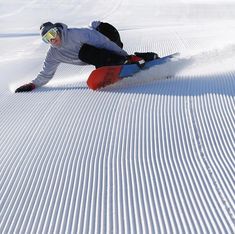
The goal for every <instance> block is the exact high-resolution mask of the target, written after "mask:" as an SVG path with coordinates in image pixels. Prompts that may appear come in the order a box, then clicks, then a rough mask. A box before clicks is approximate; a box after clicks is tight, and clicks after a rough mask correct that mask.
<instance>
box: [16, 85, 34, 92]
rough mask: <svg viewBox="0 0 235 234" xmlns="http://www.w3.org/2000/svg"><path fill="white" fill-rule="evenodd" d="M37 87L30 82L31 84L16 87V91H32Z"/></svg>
mask: <svg viewBox="0 0 235 234" xmlns="http://www.w3.org/2000/svg"><path fill="white" fill-rule="evenodd" d="M35 88H36V86H35V84H33V83H29V84H25V85H22V86H20V87H19V88H18V89H16V91H15V93H21V92H30V91H32V90H33V89H35Z"/></svg>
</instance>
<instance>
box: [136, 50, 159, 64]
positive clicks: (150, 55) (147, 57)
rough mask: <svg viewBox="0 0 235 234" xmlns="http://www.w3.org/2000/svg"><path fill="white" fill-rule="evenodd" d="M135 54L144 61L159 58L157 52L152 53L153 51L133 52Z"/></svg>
mask: <svg viewBox="0 0 235 234" xmlns="http://www.w3.org/2000/svg"><path fill="white" fill-rule="evenodd" d="M135 55H136V56H138V57H140V58H142V59H144V60H145V61H146V62H148V61H151V60H154V59H159V58H160V57H159V56H158V54H156V53H153V52H146V53H139V52H135Z"/></svg>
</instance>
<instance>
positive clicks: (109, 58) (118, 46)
mask: <svg viewBox="0 0 235 234" xmlns="http://www.w3.org/2000/svg"><path fill="white" fill-rule="evenodd" d="M40 30H41V36H42V40H43V41H44V42H45V43H48V44H50V49H49V50H48V52H47V56H46V58H45V61H44V65H43V69H42V71H41V72H40V73H39V74H38V76H37V77H36V78H35V79H34V80H33V81H32V82H31V83H28V84H25V85H23V86H21V87H19V88H17V89H16V90H15V92H16V93H17V92H29V91H32V90H33V89H35V88H37V87H40V86H43V85H45V84H46V83H48V82H49V81H50V80H51V79H52V78H53V76H54V74H55V72H56V70H57V67H58V66H59V64H60V63H69V64H74V65H85V64H91V65H94V66H95V67H96V68H98V67H102V66H110V65H121V64H130V63H136V62H138V61H140V60H145V61H150V60H153V59H156V58H158V55H157V54H155V53H152V52H149V53H135V55H128V53H127V52H126V51H125V50H123V49H122V48H123V43H122V42H121V39H120V35H119V33H118V31H117V29H116V28H115V27H113V26H112V25H111V24H109V23H104V22H100V21H94V22H92V24H91V26H90V27H87V28H68V27H67V25H65V24H63V23H55V24H53V23H51V22H46V23H44V24H42V25H41V27H40Z"/></svg>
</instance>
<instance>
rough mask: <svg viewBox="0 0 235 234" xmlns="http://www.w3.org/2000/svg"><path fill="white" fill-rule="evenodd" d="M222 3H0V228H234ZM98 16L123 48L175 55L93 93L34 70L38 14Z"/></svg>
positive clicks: (78, 22)
mask: <svg viewBox="0 0 235 234" xmlns="http://www.w3.org/2000/svg"><path fill="white" fill-rule="evenodd" d="M234 16H235V3H234V1H233V0H206V1H202V0H181V1H177V2H176V1H173V0H165V1H160V0H155V1H152V0H145V1H141V0H125V1H122V0H118V1H117V0H116V1H114V0H109V1H105V0H97V1H95V2H94V1H91V0H80V1H75V0H70V1H69V0H67V1H65V0H60V1H58V0H57V1H55V0H51V1H44V0H40V1H39V0H32V1H23V0H20V1H19V0H8V1H5V2H4V3H1V8H0V28H1V32H0V51H1V54H0V71H1V72H0V82H1V83H0V84H1V85H0V110H1V111H0V168H1V170H0V194H1V220H0V230H1V233H111V232H113V233H169V234H171V233H203V234H204V233H226V234H227V233H228V234H230V233H235V228H234V227H235V225H234V224H235V201H234V167H235V163H234V156H235V148H234V143H235V131H234V130H235V121H234V116H235V102H234V96H235V69H234V59H235V53H234V52H235V43H234V38H235V30H234V29H235V18H234ZM92 20H102V21H108V22H110V23H112V24H114V25H115V26H116V27H117V28H118V29H119V30H120V33H121V37H122V38H123V42H124V47H125V49H126V50H127V51H128V52H129V53H133V52H135V51H156V52H157V53H158V54H159V55H160V56H164V55H167V54H171V53H174V52H180V53H181V55H180V56H179V57H177V58H176V59H174V60H173V61H172V62H170V63H168V64H164V65H162V66H159V67H155V68H152V69H149V70H148V71H145V72H140V73H138V74H137V75H135V76H134V77H132V78H128V79H126V80H123V81H122V82H120V83H118V84H116V85H112V86H110V87H107V88H104V89H102V90H99V91H92V90H89V89H88V88H87V86H86V83H85V81H86V79H87V77H88V75H89V73H90V72H91V71H92V69H93V67H92V66H82V67H79V66H73V65H66V64H62V65H61V66H60V67H59V69H58V71H57V72H56V74H55V77H54V78H53V80H51V82H49V83H48V84H47V85H46V86H44V87H42V88H39V89H37V90H35V91H33V92H31V93H18V94H15V93H14V90H15V89H16V88H17V87H18V86H19V85H21V84H24V83H26V82H29V81H31V80H32V79H34V78H35V76H36V75H37V74H38V72H39V71H40V69H41V67H42V62H43V60H44V57H45V55H46V52H47V50H48V45H46V44H44V43H43V42H42V41H41V38H40V36H39V27H40V25H41V24H42V23H43V22H45V21H53V22H64V23H66V24H68V25H69V26H71V27H82V26H84V25H88V24H89V23H90V21H92Z"/></svg>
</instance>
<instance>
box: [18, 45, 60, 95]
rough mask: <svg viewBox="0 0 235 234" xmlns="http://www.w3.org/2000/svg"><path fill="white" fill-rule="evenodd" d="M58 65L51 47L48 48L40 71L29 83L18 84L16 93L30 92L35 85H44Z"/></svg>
mask: <svg viewBox="0 0 235 234" xmlns="http://www.w3.org/2000/svg"><path fill="white" fill-rule="evenodd" d="M58 65H59V62H58V61H56V60H55V58H54V55H53V52H52V49H51V48H50V49H49V51H48V53H47V56H46V59H45V61H44V64H43V69H42V71H41V72H40V73H39V74H38V76H37V77H36V78H35V79H34V80H32V82H31V83H28V84H24V85H22V86H20V87H19V88H17V89H16V90H15V92H16V93H20V92H30V91H32V90H34V89H35V88H37V87H40V86H43V85H45V84H46V83H48V82H49V81H50V80H51V79H52V77H53V76H54V74H55V72H56V70H57V67H58Z"/></svg>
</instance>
